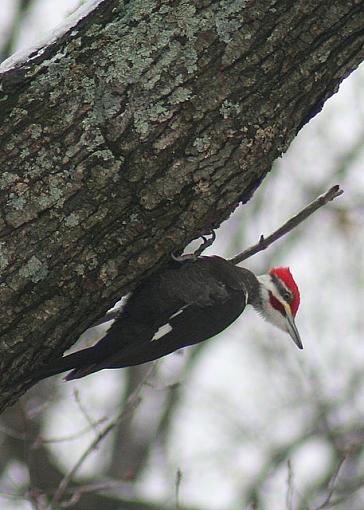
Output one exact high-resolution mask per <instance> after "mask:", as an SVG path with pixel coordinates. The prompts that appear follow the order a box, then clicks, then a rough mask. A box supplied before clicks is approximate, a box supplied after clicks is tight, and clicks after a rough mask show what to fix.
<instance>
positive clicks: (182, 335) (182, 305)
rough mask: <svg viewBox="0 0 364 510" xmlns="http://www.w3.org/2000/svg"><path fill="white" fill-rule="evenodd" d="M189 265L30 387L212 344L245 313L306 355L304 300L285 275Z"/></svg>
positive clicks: (215, 259) (202, 259)
mask: <svg viewBox="0 0 364 510" xmlns="http://www.w3.org/2000/svg"><path fill="white" fill-rule="evenodd" d="M184 257H186V256H182V257H180V258H179V259H178V260H177V259H176V258H175V259H174V260H171V261H170V263H169V264H168V265H167V266H166V267H164V268H161V269H159V270H157V271H156V272H155V273H153V274H152V275H151V276H149V277H147V278H146V279H145V280H144V281H142V282H141V283H140V285H139V286H137V287H136V289H135V290H134V291H133V292H131V293H130V295H129V296H128V298H127V299H126V303H125V304H124V306H123V308H122V309H121V311H120V312H119V314H118V316H117V317H116V319H115V320H114V322H113V324H112V325H111V327H110V328H109V329H108V330H107V332H106V334H105V336H104V337H103V338H101V340H99V342H97V343H96V344H95V345H94V346H92V347H88V348H85V349H82V350H80V351H78V352H75V353H73V354H69V355H66V356H63V357H58V358H55V359H51V360H50V361H49V363H48V364H47V366H45V367H44V368H41V369H40V370H38V372H36V373H35V374H33V381H34V380H35V382H38V381H39V380H41V379H44V378H47V377H50V376H52V375H55V374H59V373H62V372H66V371H70V372H69V373H68V374H67V375H66V377H65V380H68V381H69V380H72V379H79V378H81V377H84V376H87V375H89V374H92V373H94V372H98V371H100V370H103V369H112V368H125V367H130V366H134V365H139V364H142V363H146V362H149V361H153V360H156V359H158V358H161V357H163V356H166V355H168V354H170V353H172V352H174V351H176V350H178V349H181V348H183V347H187V346H190V345H194V344H198V343H200V342H203V341H205V340H207V339H209V338H211V337H214V336H215V335H217V334H218V333H220V332H221V331H223V330H224V329H226V328H227V327H228V326H230V324H232V323H233V322H234V321H235V320H236V319H237V318H238V317H239V316H240V315H241V313H242V312H243V311H244V309H245V307H246V306H247V305H251V306H253V308H254V309H255V310H256V311H257V312H258V313H259V314H260V315H261V316H262V317H263V318H264V319H266V320H267V321H268V322H270V323H271V324H273V325H275V326H277V327H278V328H280V329H281V330H283V331H285V332H286V333H288V334H289V335H290V336H291V338H292V339H293V341H294V342H295V344H296V345H297V347H298V348H299V349H303V345H302V342H301V339H300V335H299V333H298V330H297V327H296V325H295V316H296V313H297V310H298V307H299V304H300V292H299V290H298V287H297V284H296V282H295V280H294V279H293V276H292V274H291V272H290V269H289V268H288V267H275V268H273V269H271V270H270V271H269V272H268V273H267V274H265V275H262V276H255V274H254V273H253V272H251V271H250V270H248V269H246V268H243V267H239V266H236V265H234V264H233V263H232V262H230V261H228V260H226V259H224V258H223V257H220V256H217V255H213V256H198V257H189V256H187V257H186V258H184ZM106 320H108V319H107V316H106V319H105V321H106ZM101 322H102V321H101ZM99 323H100V322H99Z"/></svg>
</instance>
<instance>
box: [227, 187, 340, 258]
mask: <svg viewBox="0 0 364 510" xmlns="http://www.w3.org/2000/svg"><path fill="white" fill-rule="evenodd" d="M343 193H344V191H343V190H342V189H340V186H339V185H338V184H336V185H335V186H333V187H332V188H330V189H329V190H328V191H327V192H326V193H324V194H323V195H320V196H319V197H317V198H316V200H314V201H313V202H311V203H310V204H308V205H307V206H306V207H305V208H304V209H302V210H301V211H299V212H298V213H297V214H296V215H295V216H292V218H290V219H289V220H288V221H286V223H284V225H282V226H281V227H279V228H278V229H277V230H276V231H274V232H273V233H272V234H270V235H269V236H268V237H264V236H263V235H262V236H260V239H259V242H258V243H257V244H255V245H254V246H250V248H247V249H246V250H244V251H243V252H241V253H239V254H238V255H236V256H235V257H233V258H232V259H230V262H232V263H233V264H239V262H242V261H243V260H246V259H248V258H249V257H251V256H252V255H255V254H256V253H258V252H260V251H263V250H265V249H266V248H268V246H270V245H271V244H272V243H274V242H275V241H277V240H278V239H280V238H281V237H283V236H284V235H286V234H288V232H290V231H291V230H293V229H294V228H295V227H297V225H299V224H300V223H302V222H303V221H304V220H305V219H307V218H308V217H309V216H311V214H313V213H314V212H315V211H317V209H320V207H322V206H324V205H326V204H327V203H328V202H330V201H331V200H334V199H335V198H336V197H339V196H340V195H342V194H343Z"/></svg>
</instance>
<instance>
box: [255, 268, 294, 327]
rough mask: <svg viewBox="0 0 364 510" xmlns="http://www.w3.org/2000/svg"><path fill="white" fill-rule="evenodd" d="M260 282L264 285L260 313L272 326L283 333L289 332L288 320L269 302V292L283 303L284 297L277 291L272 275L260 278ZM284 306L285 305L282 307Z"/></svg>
mask: <svg viewBox="0 0 364 510" xmlns="http://www.w3.org/2000/svg"><path fill="white" fill-rule="evenodd" d="M258 280H259V282H260V283H261V284H262V287H261V294H262V303H261V305H262V309H261V310H259V309H258V312H261V314H262V315H263V317H264V318H265V319H266V320H267V321H269V322H270V323H271V324H274V325H275V326H277V328H279V329H282V330H283V331H287V324H286V319H285V318H284V317H283V315H282V314H281V313H280V312H278V310H276V309H275V308H273V306H271V304H270V302H269V292H271V293H272V294H273V296H274V297H275V298H276V299H277V300H278V301H279V302H280V303H281V302H282V297H281V296H280V295H279V293H278V292H277V289H276V287H275V285H274V283H273V282H272V279H271V277H270V275H266V274H265V275H262V276H258ZM282 306H284V305H282Z"/></svg>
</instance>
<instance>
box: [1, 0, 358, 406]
mask: <svg viewBox="0 0 364 510" xmlns="http://www.w3.org/2000/svg"><path fill="white" fill-rule="evenodd" d="M363 25H364V23H363V13H362V5H361V2H360V1H355V0H352V1H343V0H295V1H289V0H245V1H244V0H241V1H221V2H217V1H207V0H200V1H192V0H191V1H188V0H180V1H177V0H176V1H174V2H167V1H161V0H159V1H157V0H143V1H141V0H129V1H125V0H123V1H121V0H120V1H119V0H109V1H103V2H101V4H99V6H98V7H97V8H96V9H95V10H94V11H93V12H91V13H90V14H88V15H87V16H86V17H84V18H83V19H82V20H81V21H80V22H79V23H78V25H77V26H76V27H74V28H72V29H70V30H68V31H67V32H66V33H65V34H64V35H63V36H62V37H60V38H59V39H58V40H57V41H56V42H53V43H52V44H50V45H49V46H48V47H46V48H45V49H43V50H42V51H41V52H39V51H38V52H35V53H33V54H32V57H31V58H30V59H29V60H28V61H27V62H25V63H24V64H21V65H18V66H16V67H15V68H14V69H10V70H7V71H5V72H4V73H3V74H2V75H0V83H1V87H2V88H1V90H2V93H1V97H0V104H1V109H0V119H1V122H0V137H1V145H0V163H1V175H0V188H1V194H0V211H1V216H0V229H1V243H0V268H1V286H0V299H1V312H0V324H1V342H0V360H1V361H0V373H1V382H0V388H1V391H0V395H1V396H0V408H1V409H3V408H4V407H5V406H6V405H8V404H9V403H12V402H14V401H15V400H16V398H17V397H18V396H19V395H20V394H21V393H22V391H24V388H25V387H26V382H25V381H26V375H27V374H29V372H31V370H32V369H33V368H34V367H35V366H40V364H41V363H44V362H45V360H46V359H47V358H49V357H50V356H55V355H60V354H61V353H62V352H63V351H64V350H65V349H66V348H67V347H69V346H70V345H71V344H72V343H73V342H75V341H76V339H77V338H78V336H79V335H80V333H82V331H84V330H85V329H86V328H87V327H88V326H90V324H91V323H93V322H94V321H95V320H96V319H97V318H98V317H100V316H101V315H102V314H103V313H104V312H105V311H106V310H107V309H108V308H109V307H110V306H112V305H113V303H114V302H115V301H116V300H117V299H118V298H119V297H120V296H121V295H122V294H125V292H127V291H128V290H129V289H131V288H132V287H134V286H135V285H136V284H137V283H138V282H139V281H140V280H141V279H142V278H144V277H145V276H146V275H147V274H148V273H149V272H151V271H153V270H155V269H156V268H157V267H158V266H159V265H161V264H163V263H165V262H166V261H167V260H168V257H169V254H170V252H171V251H176V250H181V249H183V247H184V246H185V245H186V243H187V242H188V241H190V240H191V239H193V238H195V237H197V236H199V235H201V234H203V233H206V232H208V231H209V230H210V229H211V228H213V227H217V226H218V225H219V224H220V223H221V222H222V221H223V220H224V219H226V218H227V217H228V216H229V215H230V214H231V212H232V211H233V210H234V209H235V207H237V205H238V204H239V203H240V202H243V203H244V202H246V201H247V200H248V199H249V198H250V197H251V195H252V193H253V192H254V190H255V189H256V188H257V187H258V186H259V184H260V182H261V181H262V179H263V178H264V176H265V175H266V173H267V172H268V171H269V169H270V167H271V164H272V162H273V160H274V159H275V158H276V157H277V156H279V155H280V154H281V153H282V152H283V151H284V150H286V149H287V147H288V145H289V143H290V141H291V140H292V139H293V137H294V136H295V135H296V133H297V132H298V130H299V129H300V128H301V127H302V126H303V125H304V124H305V123H306V122H307V121H308V120H309V119H310V118H311V117H312V116H314V115H315V114H316V113H317V112H318V111H319V110H320V109H321V107H322V105H323V104H324V102H325V100H326V99H327V98H328V97H329V96H331V95H332V94H333V93H334V92H335V91H336V90H337V88H338V86H339V83H340V82H341V80H342V79H343V78H344V77H345V76H347V75H348V74H349V73H350V72H351V71H352V70H353V69H355V68H356V67H357V66H358V64H359V63H360V61H361V60H362V58H363V47H364V31H363ZM267 207H268V205H267Z"/></svg>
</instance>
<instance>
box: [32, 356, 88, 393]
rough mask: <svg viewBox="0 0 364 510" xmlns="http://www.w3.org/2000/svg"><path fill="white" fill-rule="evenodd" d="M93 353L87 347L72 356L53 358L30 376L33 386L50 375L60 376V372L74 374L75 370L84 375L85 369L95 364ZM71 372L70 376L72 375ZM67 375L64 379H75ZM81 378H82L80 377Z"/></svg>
mask: <svg viewBox="0 0 364 510" xmlns="http://www.w3.org/2000/svg"><path fill="white" fill-rule="evenodd" d="M94 357H95V353H94V349H93V347H89V348H87V349H82V350H81V351H78V352H75V353H73V354H69V355H68V356H63V357H62V358H55V359H53V360H50V361H49V363H48V364H47V365H46V366H45V367H44V368H41V369H40V370H38V371H37V372H35V373H33V374H32V378H33V380H34V384H35V383H37V382H38V381H41V380H42V379H46V378H47V377H51V376H52V375H57V374H61V373H62V372H67V371H68V370H72V372H75V371H77V370H79V369H80V370H82V369H83V370H82V371H84V372H85V373H84V375H86V371H87V368H89V367H90V365H91V366H92V365H94V363H95V361H96V360H95V359H94ZM72 372H71V374H72ZM71 374H69V375H68V376H67V377H66V378H65V379H66V380H70V379H75V378H76V377H70V375H71ZM80 377H82V376H80Z"/></svg>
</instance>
